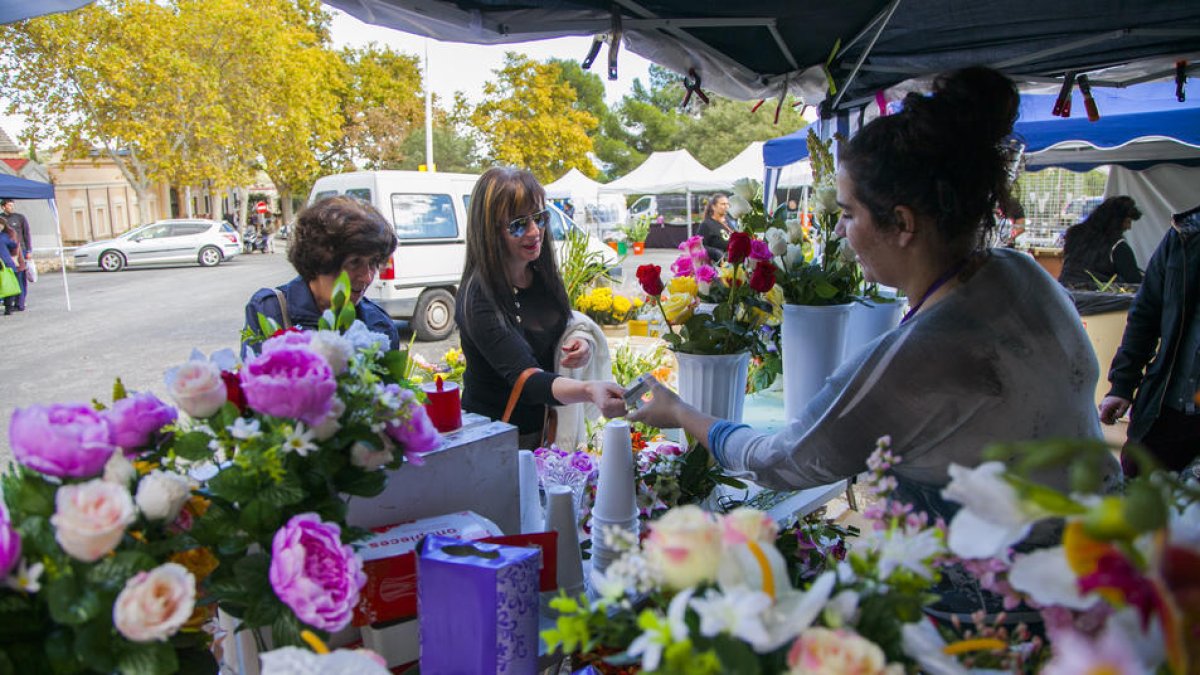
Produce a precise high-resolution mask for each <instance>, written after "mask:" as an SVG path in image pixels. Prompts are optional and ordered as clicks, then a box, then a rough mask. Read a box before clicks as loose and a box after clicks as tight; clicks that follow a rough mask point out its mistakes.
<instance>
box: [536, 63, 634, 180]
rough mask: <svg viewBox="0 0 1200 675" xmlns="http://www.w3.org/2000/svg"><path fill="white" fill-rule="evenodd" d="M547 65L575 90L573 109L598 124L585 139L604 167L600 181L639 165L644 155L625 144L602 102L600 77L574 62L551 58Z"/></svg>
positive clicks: (621, 129)
mask: <svg viewBox="0 0 1200 675" xmlns="http://www.w3.org/2000/svg"><path fill="white" fill-rule="evenodd" d="M550 63H552V64H554V65H557V66H558V67H559V69H560V70H561V71H562V79H563V81H564V82H566V83H567V84H569V85H571V87H572V88H574V89H575V95H576V100H575V109H577V110H583V111H586V112H589V113H591V114H592V115H593V116H594V117H595V118H596V119H597V120H598V121H599V124H597V125H596V128H594V129H592V130H591V131H590V132H589V133H588V136H590V137H591V139H592V149H593V151H594V153H595V155H596V159H598V160H600V162H601V164H603V165H604V166H605V167H607V168H606V170H605V171H604V172H603V175H602V178H608V179H611V178H615V177H616V176H621V175H624V174H626V173H628V172H629V171H630V170H632V169H633V168H635V167H636V166H637V165H638V164H640V163H641V162H642V160H644V159H645V156H644V155H643V154H641V153H639V152H637V151H636V150H634V149H633V148H632V147H631V146H630V145H629V139H630V135H629V133H628V132H626V130H625V127H624V126H623V125H622V123H621V118H620V116H618V115H617V113H616V112H615V111H613V110H612V109H611V108H609V107H608V103H606V102H605V100H604V82H603V80H601V79H600V76H599V75H597V74H595V73H591V72H588V71H585V70H584V69H583V68H582V67H580V65H579V64H578V63H576V62H575V61H569V60H566V59H551V60H550Z"/></svg>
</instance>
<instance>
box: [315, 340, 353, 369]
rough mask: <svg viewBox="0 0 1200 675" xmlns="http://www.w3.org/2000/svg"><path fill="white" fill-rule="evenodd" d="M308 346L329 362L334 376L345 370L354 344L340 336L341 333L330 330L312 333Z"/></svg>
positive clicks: (351, 355)
mask: <svg viewBox="0 0 1200 675" xmlns="http://www.w3.org/2000/svg"><path fill="white" fill-rule="evenodd" d="M308 348H309V349H310V350H312V351H313V352H314V353H316V354H317V355H319V356H320V357H321V358H323V359H325V360H326V361H328V362H329V367H330V368H331V369H332V370H333V376H334V377H337V376H338V375H341V374H342V373H344V372H346V368H347V367H348V366H349V365H350V358H351V357H353V356H354V345H353V344H352V343H351V342H350V341H349V340H347V339H346V338H344V337H342V335H341V333H338V332H337V331H332V330H322V331H317V332H316V333H313V336H312V341H311V342H309V343H308Z"/></svg>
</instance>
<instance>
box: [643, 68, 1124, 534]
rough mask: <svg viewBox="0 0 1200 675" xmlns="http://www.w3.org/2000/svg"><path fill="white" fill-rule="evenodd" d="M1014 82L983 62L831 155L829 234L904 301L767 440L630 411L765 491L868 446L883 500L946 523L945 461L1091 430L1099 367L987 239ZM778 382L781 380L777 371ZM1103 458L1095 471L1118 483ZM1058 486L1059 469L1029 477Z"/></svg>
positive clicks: (1060, 305)
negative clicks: (880, 469)
mask: <svg viewBox="0 0 1200 675" xmlns="http://www.w3.org/2000/svg"><path fill="white" fill-rule="evenodd" d="M1017 101H1018V97H1017V91H1016V88H1015V87H1014V86H1013V84H1012V82H1011V81H1010V80H1008V79H1007V78H1006V77H1004V76H1003V75H1001V74H1000V73H997V72H995V71H993V70H989V69H986V68H978V67H977V68H967V69H964V70H960V71H956V72H952V73H948V74H945V75H943V76H941V77H939V78H937V80H936V81H935V83H934V86H933V93H932V95H929V96H922V95H920V94H910V95H909V96H908V97H907V98H906V99H905V101H904V108H903V110H902V111H901V112H899V113H897V114H895V115H891V116H887V117H881V118H878V119H876V120H874V121H873V122H871V123H870V124H868V125H867V126H866V127H864V128H863V129H862V131H860V132H859V133H858V134H857V135H856V136H854V137H853V138H851V139H850V140H849V141H848V142H846V143H843V144H842V145H841V148H840V164H839V169H838V182H837V199H838V203H839V204H840V205H841V207H842V209H843V211H842V216H841V220H840V222H839V223H838V227H837V231H838V234H841V235H843V236H845V237H847V239H848V240H849V243H850V246H851V248H852V249H853V250H854V252H855V254H856V255H857V257H858V260H859V262H860V263H861V265H862V268H863V273H864V275H865V277H866V279H867V281H874V282H878V283H881V284H884V285H888V286H894V287H897V288H899V289H900V290H902V291H903V292H904V294H905V295H906V296H907V297H908V298H909V302H910V305H911V309H909V311H908V313H907V314H906V315H905V317H904V320H903V321H902V322H901V324H900V326H899V327H897V328H895V329H894V330H892V331H891V332H889V333H887V334H885V335H883V336H882V337H881V338H879V339H878V340H876V341H875V342H874V343H872V344H871V345H869V346H868V347H867V348H865V349H864V350H863V351H861V352H860V353H858V354H857V355H855V356H854V357H852V358H851V359H849V360H848V361H847V362H846V363H845V364H843V365H842V366H841V368H839V369H838V371H837V372H836V373H834V375H833V376H832V377H831V378H830V379H829V380H828V381H827V382H826V384H825V386H824V388H823V389H822V390H821V391H820V392H819V393H818V394H817V395H816V396H815V397H814V398H813V400H812V401H810V402H809V404H808V406H807V407H806V408H805V409H804V411H803V413H802V414H801V415H800V417H799V418H798V419H795V420H793V421H792V422H791V424H790V425H789V426H787V427H786V428H784V429H783V430H781V431H779V432H777V433H774V434H765V433H761V432H758V431H755V430H754V429H752V428H750V427H749V426H747V425H745V424H736V423H733V422H729V421H722V420H717V419H714V418H713V417H710V416H708V415H705V414H703V413H701V412H699V411H697V410H696V409H695V408H693V407H691V406H689V405H688V404H686V403H684V402H682V401H681V400H680V399H679V398H678V397H677V396H675V395H674V394H672V393H671V392H670V391H669V390H667V389H666V388H664V387H662V386H654V387H653V389H652V391H653V401H652V402H650V403H649V404H648V405H646V406H645V407H643V408H641V409H640V410H639V411H637V412H635V413H632V414H631V415H630V419H632V420H635V421H641V422H645V423H648V424H651V425H653V426H657V427H663V428H667V427H682V428H683V429H685V430H686V431H688V433H690V434H691V435H692V436H693V437H695V438H699V439H701V440H702V441H703V442H704V443H705V444H706V445H707V446H708V447H709V449H710V450H711V451H712V453H713V455H714V457H715V458H716V460H717V461H718V462H720V464H721V465H722V466H724V467H726V468H727V469H729V470H730V471H731V472H733V473H734V474H738V475H742V476H744V477H746V478H749V479H751V480H753V481H755V482H757V483H759V484H761V485H764V486H767V487H771V488H776V489H799V488H808V487H814V486H818V485H825V484H828V483H833V482H835V481H838V480H841V479H843V478H849V477H851V476H855V475H857V474H859V473H860V472H862V471H864V470H865V469H866V468H867V467H866V460H867V457H868V456H869V455H870V454H871V452H872V451H874V450H875V447H876V439H879V438H880V437H883V436H890V437H891V448H892V451H893V452H894V453H895V454H897V455H899V456H900V457H901V462H900V464H898V465H897V466H896V467H895V468H894V472H895V475H896V477H897V481H898V489H897V492H896V497H897V498H899V499H901V500H904V501H907V502H909V503H912V504H913V505H914V506H915V507H916V508H917V509H918V510H924V511H926V512H928V513H929V514H930V515H932V516H942V517H944V518H946V519H947V520H948V519H949V518H950V517H951V516H952V515H953V513H954V512H955V511H956V510H957V507H956V506H955V505H954V504H952V503H950V502H947V501H944V500H943V499H942V497H941V489H942V488H943V487H944V486H945V485H946V484H947V483H948V482H949V475H948V471H947V470H948V467H949V466H950V465H951V464H958V465H962V466H966V467H974V466H976V465H978V464H980V463H981V462H982V461H983V456H982V454H983V450H984V448H985V447H987V446H989V445H991V444H992V443H996V442H1007V441H1025V440H1034V439H1049V438H1085V439H1101V438H1102V435H1101V431H1100V423H1099V419H1098V416H1097V413H1096V409H1095V407H1094V405H1093V393H1094V390H1095V386H1096V379H1097V374H1098V371H1097V366H1096V360H1095V356H1094V355H1093V353H1092V349H1091V346H1090V343H1089V341H1088V338H1087V336H1086V335H1085V334H1084V331H1083V327H1082V325H1081V324H1080V322H1079V317H1078V315H1077V314H1076V313H1075V310H1074V308H1073V306H1072V305H1071V302H1070V299H1069V298H1068V297H1067V294H1066V292H1065V291H1064V290H1063V289H1062V287H1061V286H1059V285H1058V284H1057V283H1056V282H1055V280H1054V279H1053V278H1051V277H1050V276H1049V275H1048V274H1047V273H1046V272H1044V271H1043V270H1042V269H1041V268H1040V267H1039V266H1038V265H1037V264H1036V263H1035V262H1034V261H1033V259H1032V258H1030V257H1029V256H1027V255H1025V254H1023V253H1019V252H1017V251H1014V250H1009V249H985V248H983V246H984V244H983V242H985V241H987V240H988V235H989V233H990V231H991V229H992V228H993V227H994V226H995V220H994V216H993V213H994V211H995V207H996V204H997V203H1004V200H1006V199H1007V198H1008V197H1009V185H1008V175H1007V170H1008V167H1009V165H1010V160H1011V151H1010V150H1009V149H1008V146H1007V145H1006V144H1005V143H1004V141H1005V140H1006V139H1007V137H1008V136H1009V135H1010V134H1011V133H1012V125H1013V121H1014V120H1015V119H1016V115H1017ZM784 375H785V376H786V375H787V373H784ZM1119 472H1120V469H1119V467H1118V466H1117V464H1116V462H1115V461H1114V462H1113V463H1112V466H1111V468H1110V470H1109V471H1108V472H1107V473H1106V475H1105V476H1104V478H1105V479H1106V480H1107V481H1109V482H1110V483H1111V482H1115V481H1118V480H1119V479H1120V473H1119ZM1039 478H1040V479H1043V480H1046V481H1047V482H1049V483H1050V484H1052V485H1055V486H1057V487H1065V486H1066V484H1067V475H1066V471H1065V470H1064V471H1061V472H1058V471H1055V472H1053V473H1050V474H1048V475H1046V476H1040V477H1039Z"/></svg>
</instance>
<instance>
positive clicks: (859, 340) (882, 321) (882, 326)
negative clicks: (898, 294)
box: [843, 298, 905, 359]
mask: <svg viewBox="0 0 1200 675" xmlns="http://www.w3.org/2000/svg"><path fill="white" fill-rule="evenodd" d="M866 302H867V303H868V304H865V305H864V304H862V303H859V302H856V303H854V304H853V305H852V307H853V309H851V310H850V322H849V324H848V325H847V327H846V353H845V354H844V355H843V359H848V358H850V357H852V356H854V355H855V354H857V353H858V351H859V350H860V349H862V348H863V347H864V346H866V345H867V344H869V343H871V342H872V341H873V340H874V339H875V338H877V337H879V336H880V335H883V334H884V333H886V332H888V331H890V330H891V329H893V328H895V327H896V326H899V325H900V317H901V315H902V314H903V313H904V307H905V302H904V299H903V298H901V299H898V300H895V301H893V302H874V301H871V300H867V301H866Z"/></svg>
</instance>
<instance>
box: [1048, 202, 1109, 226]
mask: <svg viewBox="0 0 1200 675" xmlns="http://www.w3.org/2000/svg"><path fill="white" fill-rule="evenodd" d="M1103 203H1104V197H1076V198H1075V199H1072V200H1071V201H1069V202H1067V204H1066V206H1063V210H1062V213H1061V214H1059V216H1058V224H1059V227H1061V228H1063V229H1066V228H1068V227H1070V226H1072V225H1074V224H1076V223H1082V222H1083V221H1084V220H1086V219H1087V217H1088V216H1090V215H1092V211H1095V210H1096V208H1097V207H1098V206H1100V205H1101V204H1103Z"/></svg>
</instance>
